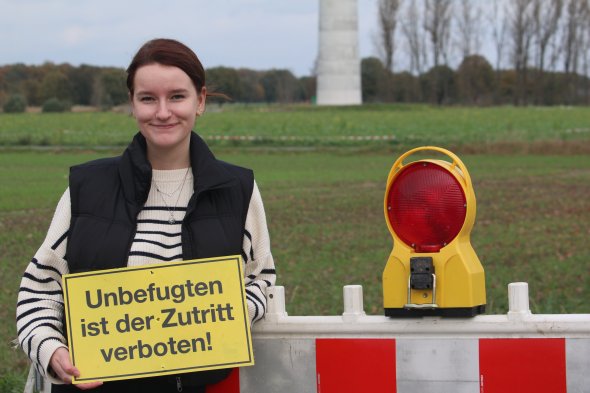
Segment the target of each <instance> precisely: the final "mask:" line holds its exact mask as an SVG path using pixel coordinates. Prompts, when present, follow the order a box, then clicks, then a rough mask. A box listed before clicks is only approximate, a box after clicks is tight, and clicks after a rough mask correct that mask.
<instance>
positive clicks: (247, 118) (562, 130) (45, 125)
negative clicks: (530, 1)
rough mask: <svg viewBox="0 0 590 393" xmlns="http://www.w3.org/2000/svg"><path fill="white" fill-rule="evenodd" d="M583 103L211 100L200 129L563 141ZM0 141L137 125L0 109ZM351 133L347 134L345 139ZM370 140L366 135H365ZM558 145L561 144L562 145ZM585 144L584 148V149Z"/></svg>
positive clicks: (49, 139) (259, 141) (91, 137)
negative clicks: (343, 104) (333, 104)
mask: <svg viewBox="0 0 590 393" xmlns="http://www.w3.org/2000/svg"><path fill="white" fill-rule="evenodd" d="M589 117H590V110H589V108H587V107H529V108H513V107H490V108H465V107H445V108H432V107H428V106H424V105H366V106H362V107H358V108H355V107H351V108H346V109H335V108H318V107H311V106H302V105H298V106H266V105H252V106H244V105H233V106H232V105H224V106H222V107H216V106H210V107H209V109H208V110H207V112H206V113H205V116H203V117H202V118H200V119H199V122H198V129H199V132H200V133H201V134H202V135H203V136H204V137H205V138H206V139H208V140H210V142H211V143H212V144H215V145H220V144H221V145H227V144H228V143H229V144H231V143H232V142H231V141H230V142H227V141H225V142H224V141H221V142H220V141H218V140H217V139H215V138H216V137H220V136H224V137H249V138H250V139H251V141H250V142H249V143H245V142H241V145H243V144H249V145H255V146H259V145H269V144H272V145H275V146H276V145H293V144H295V145H306V146H332V145H337V146H340V145H349V144H351V143H354V144H355V145H358V144H359V141H357V140H356V139H357V138H365V137H372V136H387V137H388V138H389V139H388V141H387V142H382V141H377V142H374V143H377V144H380V145H383V144H386V145H388V146H393V147H406V146H416V145H423V144H437V145H444V146H451V147H462V148H464V149H467V148H471V149H475V150H477V151H487V150H485V149H490V148H496V147H497V146H496V145H506V144H510V145H514V144H521V145H523V144H525V145H526V146H528V147H527V148H528V149H531V148H533V149H539V146H538V145H539V144H541V145H546V143H548V142H551V143H561V144H568V146H569V148H570V149H574V152H576V151H577V152H580V151H579V147H577V148H576V145H577V142H579V141H586V142H587V141H588V139H590V124H589V121H588V118H589ZM0 119H1V121H0V146H29V145H40V146H50V145H53V146H92V147H95V146H124V145H126V144H127V143H128V141H129V137H130V135H132V134H133V133H134V132H135V130H136V126H135V122H134V120H133V118H132V117H131V116H129V115H126V114H121V113H111V112H98V113H69V114H51V113H46V114H43V113H36V114H26V115H24V114H3V115H2V116H1V117H0ZM350 139H353V141H352V142H351V141H350ZM368 143H370V142H368ZM562 148H564V147H563V146H562ZM543 149H544V150H547V149H546V148H543ZM585 152H587V151H585Z"/></svg>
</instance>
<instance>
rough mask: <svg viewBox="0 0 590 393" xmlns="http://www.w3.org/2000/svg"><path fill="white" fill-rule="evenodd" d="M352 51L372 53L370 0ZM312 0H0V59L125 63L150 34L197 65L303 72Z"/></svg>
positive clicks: (363, 5) (312, 36) (361, 0)
mask: <svg viewBox="0 0 590 393" xmlns="http://www.w3.org/2000/svg"><path fill="white" fill-rule="evenodd" d="M358 6H359V52H360V56H361V57H367V56H371V55H374V53H375V50H374V45H373V39H372V37H373V35H374V32H375V24H376V20H377V16H376V12H377V11H376V0H358ZM318 11H319V0H0V65H4V64H13V63H18V62H20V63H25V64H42V63H44V62H46V61H51V62H54V63H65V62H67V63H70V64H73V65H76V66H77V65H79V64H90V65H97V66H117V67H126V66H127V64H128V63H129V61H130V60H131V57H132V56H133V54H134V53H135V51H136V50H137V49H138V48H139V46H141V44H142V43H144V42H145V41H147V40H148V39H151V38H155V37H170V38H175V39H178V40H180V41H182V42H184V43H185V44H187V45H188V46H190V47H191V48H192V49H193V50H195V52H196V53H197V55H198V56H199V57H200V59H201V61H202V62H203V64H204V65H205V67H214V66H219V65H223V66H229V67H235V68H238V67H246V68H252V69H258V70H262V69H271V68H286V69H289V70H291V71H292V72H293V73H295V74H296V75H297V76H303V75H309V74H310V71H311V69H312V67H313V63H314V60H315V57H316V55H317V48H318Z"/></svg>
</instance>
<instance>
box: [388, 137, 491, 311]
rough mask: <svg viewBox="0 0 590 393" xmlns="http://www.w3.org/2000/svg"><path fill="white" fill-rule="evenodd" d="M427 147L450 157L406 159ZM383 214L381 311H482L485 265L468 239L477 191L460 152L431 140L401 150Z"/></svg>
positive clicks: (390, 179)
mask: <svg viewBox="0 0 590 393" xmlns="http://www.w3.org/2000/svg"><path fill="white" fill-rule="evenodd" d="M424 151H429V152H438V153H442V154H444V155H446V156H447V157H448V158H450V161H447V160H441V159H420V160H417V161H413V162H409V163H407V164H404V160H405V159H406V158H408V157H409V156H411V155H413V154H415V153H418V152H424ZM384 213H385V221H386V222H387V226H388V228H389V231H390V232H391V236H393V250H392V251H391V254H390V255H389V259H388V260H387V265H386V266H385V270H384V271H383V303H384V308H385V315H386V316H389V317H421V316H450V317H471V316H475V315H477V314H481V313H483V312H484V311H485V303H486V293H485V277H484V271H483V267H482V265H481V263H480V261H479V259H478V257H477V255H476V254H475V251H474V250H473V247H472V246H471V242H470V239H469V236H470V234H471V228H473V223H474V221H475V193H474V192H473V186H472V185H471V178H470V177H469V173H468V172H467V168H466V167H465V165H464V164H463V162H461V160H460V159H459V157H457V156H456V155H455V154H453V153H451V152H450V151H448V150H446V149H442V148H439V147H434V146H425V147H419V148H416V149H413V150H410V151H408V152H406V153H405V154H403V155H402V156H400V157H399V158H398V159H397V161H396V162H395V163H394V164H393V166H392V168H391V171H390V172H389V177H388V178H387V189H386V191H385V200H384Z"/></svg>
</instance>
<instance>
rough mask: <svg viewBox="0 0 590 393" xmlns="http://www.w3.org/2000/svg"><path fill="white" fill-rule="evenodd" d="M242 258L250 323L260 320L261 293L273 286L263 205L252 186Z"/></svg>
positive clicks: (262, 308)
mask: <svg viewBox="0 0 590 393" xmlns="http://www.w3.org/2000/svg"><path fill="white" fill-rule="evenodd" d="M242 258H243V259H244V263H245V268H244V276H245V282H246V299H247V302H248V313H249V315H250V322H251V323H254V322H256V321H258V320H260V319H261V318H262V317H264V313H265V312H266V295H265V289H266V288H267V287H269V286H272V285H274V284H275V280H276V271H275V264H274V260H273V257H272V254H271V252H270V236H269V234H268V227H267V223H266V214H265V213H264V205H263V204H262V198H261V196H260V191H259V189H258V186H257V184H256V182H255V183H254V189H253V190H252V197H251V199H250V206H249V208H248V214H247V216H246V225H245V233H244V242H243V246H242Z"/></svg>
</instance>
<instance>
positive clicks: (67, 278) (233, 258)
mask: <svg viewBox="0 0 590 393" xmlns="http://www.w3.org/2000/svg"><path fill="white" fill-rule="evenodd" d="M219 262H236V265H237V269H236V270H237V273H238V276H239V277H238V282H239V284H240V294H241V302H240V305H241V313H242V314H243V318H244V328H245V333H246V334H245V339H246V341H247V344H248V348H247V359H243V360H236V361H234V362H227V363H218V364H205V365H201V366H192V367H181V368H174V369H167V370H164V371H162V370H158V371H156V370H154V371H146V372H136V373H128V374H117V375H108V376H105V375H93V376H89V377H86V378H80V377H78V378H75V377H74V378H73V383H74V384H78V383H87V382H91V381H114V380H123V379H132V378H140V377H155V376H163V375H170V374H179V373H186V372H191V371H206V370H214V369H223V368H231V367H242V366H250V365H254V355H253V348H252V334H251V329H250V317H249V314H248V306H247V301H246V292H245V285H244V275H243V270H242V257H241V256H240V255H230V256H223V257H214V258H203V259H192V260H186V261H179V262H164V263H156V264H148V265H141V266H133V267H124V268H115V269H105V270H95V271H91V272H82V273H73V274H66V275H63V276H62V285H63V294H64V311H65V324H66V326H67V336H68V337H67V338H68V346H69V351H70V360H71V362H72V364H73V365H74V366H75V365H76V351H75V343H74V339H73V336H72V323H71V321H70V311H69V309H70V302H69V293H68V290H69V284H70V283H71V282H72V280H74V279H78V278H88V277H92V276H99V275H105V274H113V273H127V272H134V271H138V270H147V269H149V270H154V269H163V268H170V267H176V266H180V265H193V264H206V263H219Z"/></svg>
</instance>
